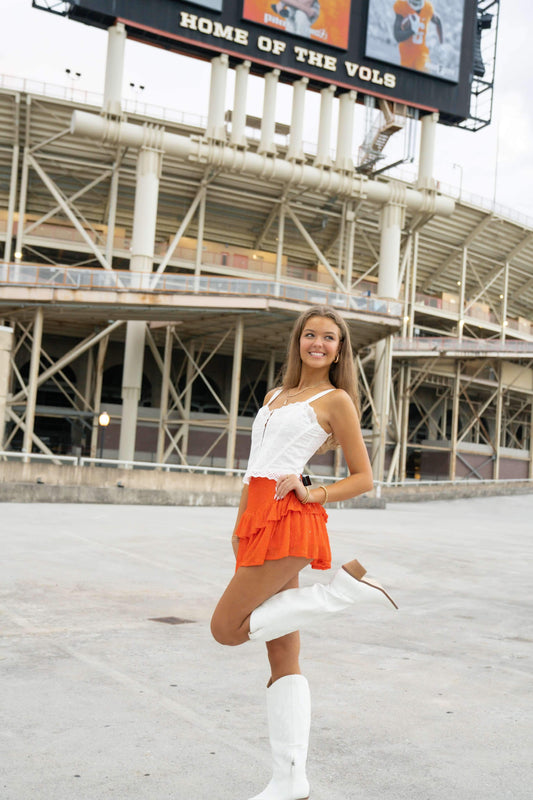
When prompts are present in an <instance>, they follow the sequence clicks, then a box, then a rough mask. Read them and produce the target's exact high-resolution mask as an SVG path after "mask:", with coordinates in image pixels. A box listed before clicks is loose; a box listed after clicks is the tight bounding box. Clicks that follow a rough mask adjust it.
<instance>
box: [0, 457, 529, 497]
mask: <svg viewBox="0 0 533 800" xmlns="http://www.w3.org/2000/svg"><path fill="white" fill-rule="evenodd" d="M0 461H24V462H26V463H31V462H32V461H34V462H38V463H43V462H44V463H47V462H51V463H55V464H68V465H70V466H74V467H91V466H95V467H110V468H114V469H126V470H128V469H143V470H150V471H154V470H160V471H161V472H181V473H183V472H189V473H197V474H200V475H208V474H213V475H226V476H229V477H232V476H233V477H234V476H242V475H244V473H245V472H246V470H244V469H236V468H234V469H228V468H227V467H214V466H207V465H205V466H202V465H200V466H199V465H196V464H168V463H158V462H154V461H127V460H120V459H115V458H88V457H86V456H59V455H47V454H45V453H21V452H16V451H11V450H2V451H0ZM309 474H310V475H311V477H312V478H313V479H315V480H317V481H321V482H334V481H337V480H340V478H339V477H338V476H335V475H321V474H320V473H315V472H313V471H310V473H309ZM506 483H527V484H529V483H530V484H531V487H532V491H533V479H531V478H499V479H492V478H456V479H455V480H454V481H451V480H448V479H442V480H439V479H437V480H418V479H416V478H410V479H407V480H404V481H374V489H375V490H376V495H377V496H378V497H379V496H380V494H381V490H382V489H387V488H401V487H410V488H413V487H414V486H446V485H449V486H454V485H458V484H460V485H461V486H464V485H472V486H479V484H506Z"/></svg>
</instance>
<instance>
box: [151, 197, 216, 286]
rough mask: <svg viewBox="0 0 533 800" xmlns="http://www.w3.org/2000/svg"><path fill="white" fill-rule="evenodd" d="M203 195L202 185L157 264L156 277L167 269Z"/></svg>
mask: <svg viewBox="0 0 533 800" xmlns="http://www.w3.org/2000/svg"><path fill="white" fill-rule="evenodd" d="M205 193H206V187H205V185H204V184H203V183H202V185H201V186H200V188H199V189H198V191H197V193H196V196H195V198H194V200H193V201H192V203H191V205H190V206H189V209H188V211H187V213H186V214H185V216H184V217H183V219H182V221H181V223H180V226H179V228H178V230H177V231H176V234H175V236H174V238H173V239H172V242H171V243H170V245H169V248H168V250H167V252H166V253H165V255H164V257H163V260H162V261H161V263H160V264H159V266H158V268H157V270H156V272H155V274H156V275H160V274H161V273H162V272H164V271H165V270H166V268H167V267H168V265H169V263H170V260H171V258H172V256H173V255H174V252H175V250H176V247H177V246H178V245H179V243H180V240H181V238H182V236H183V235H184V234H185V231H186V230H187V228H188V227H189V224H190V222H191V220H192V218H193V216H194V214H195V212H196V209H197V208H198V205H199V203H200V202H201V201H202V199H203V197H204V196H205Z"/></svg>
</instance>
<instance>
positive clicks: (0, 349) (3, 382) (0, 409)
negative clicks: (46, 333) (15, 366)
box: [0, 325, 13, 450]
mask: <svg viewBox="0 0 533 800" xmlns="http://www.w3.org/2000/svg"><path fill="white" fill-rule="evenodd" d="M12 349H13V328H8V327H7V326H4V325H0V450H3V445H4V434H5V423H6V413H7V396H8V394H9V385H10V382H11V381H10V364H11V351H12Z"/></svg>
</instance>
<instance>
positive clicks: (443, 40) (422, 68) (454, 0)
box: [365, 0, 465, 83]
mask: <svg viewBox="0 0 533 800" xmlns="http://www.w3.org/2000/svg"><path fill="white" fill-rule="evenodd" d="M464 6H465V0H431V2H430V0H369V5H368V27H367V32H366V52H365V55H366V56H367V57H368V58H377V59H379V60H380V61H386V62H387V63H388V64H396V65H397V66H399V67H406V68H407V69H414V70H416V71H417V72H426V73H428V74H429V75H433V76H435V77H436V78H443V79H444V80H447V81H454V82H455V83H457V81H458V80H459V67H460V62H461V40H462V35H463V18H464Z"/></svg>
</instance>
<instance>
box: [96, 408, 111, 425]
mask: <svg viewBox="0 0 533 800" xmlns="http://www.w3.org/2000/svg"><path fill="white" fill-rule="evenodd" d="M110 422H111V417H110V416H109V414H108V413H107V411H102V413H101V414H100V416H99V417H98V424H99V425H100V426H101V427H102V428H107V426H108V425H109V423H110Z"/></svg>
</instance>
